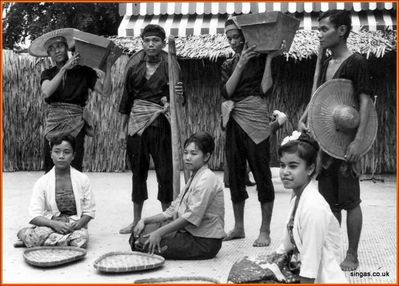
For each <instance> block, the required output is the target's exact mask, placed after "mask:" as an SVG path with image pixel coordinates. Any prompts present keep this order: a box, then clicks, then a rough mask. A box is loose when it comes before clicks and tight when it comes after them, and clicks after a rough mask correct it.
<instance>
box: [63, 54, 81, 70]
mask: <svg viewBox="0 0 399 286" xmlns="http://www.w3.org/2000/svg"><path fill="white" fill-rule="evenodd" d="M78 64H79V53H75V54H74V55H73V56H72V57H71V58H69V59H68V61H67V62H66V63H65V65H64V66H63V68H64V69H65V70H70V69H72V68H74V67H75V66H77V65H78Z"/></svg>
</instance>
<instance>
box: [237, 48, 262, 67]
mask: <svg viewBox="0 0 399 286" xmlns="http://www.w3.org/2000/svg"><path fill="white" fill-rule="evenodd" d="M255 48H256V45H253V46H251V47H249V48H248V44H245V45H244V49H243V50H242V52H241V55H240V59H239V61H238V63H237V67H240V68H243V67H245V65H246V64H247V63H248V62H249V60H250V59H252V58H253V57H256V56H258V55H259V53H258V52H255V51H254V50H255Z"/></svg>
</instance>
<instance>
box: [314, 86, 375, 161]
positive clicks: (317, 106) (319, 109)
mask: <svg viewBox="0 0 399 286" xmlns="http://www.w3.org/2000/svg"><path fill="white" fill-rule="evenodd" d="M370 101H371V99H370ZM338 105H348V106H351V107H353V108H355V109H356V110H359V103H358V100H357V99H356V97H355V93H354V88H353V85H352V82H351V81H350V80H347V79H333V80H330V81H327V82H325V83H324V84H323V85H321V86H320V87H319V88H318V89H317V90H316V91H315V93H314V94H313V96H312V100H311V102H310V109H309V115H308V122H309V128H310V131H311V132H312V135H313V137H314V138H315V140H317V142H318V143H319V145H320V148H321V149H322V150H323V151H324V152H326V153H327V154H328V155H330V156H331V157H334V158H337V159H341V160H345V157H344V156H345V154H346V150H347V148H348V146H349V144H350V143H351V142H352V141H353V140H354V138H355V136H356V132H357V129H353V130H352V131H351V132H342V131H339V130H336V126H335V123H334V119H333V111H334V109H335V108H336V107H337V106H338ZM369 105H370V106H371V107H370V114H369V118H368V122H367V128H366V129H365V134H364V139H363V140H362V142H360V146H359V151H360V156H363V155H365V154H366V153H367V152H368V151H369V150H370V148H371V146H372V145H373V143H374V141H375V138H376V136H377V129H378V118H377V112H376V110H375V107H374V105H373V104H372V102H370V104H369Z"/></svg>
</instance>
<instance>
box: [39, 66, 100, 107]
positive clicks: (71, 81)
mask: <svg viewBox="0 0 399 286" xmlns="http://www.w3.org/2000/svg"><path fill="white" fill-rule="evenodd" d="M58 71H59V70H58V68H57V67H56V66H54V67H52V68H50V69H47V70H44V71H43V72H42V75H41V77H40V84H42V83H43V81H45V80H52V79H53V78H54V77H55V76H56V74H57V73H58ZM96 81H97V73H96V72H95V71H94V70H93V69H92V68H90V67H88V66H79V65H78V66H76V67H74V68H72V69H70V70H68V71H66V72H65V79H63V80H62V81H61V83H60V85H59V86H58V87H57V89H56V90H55V91H54V93H53V94H52V95H51V96H50V97H49V98H46V99H45V101H46V102H47V103H48V104H51V103H53V102H63V103H72V104H77V105H80V106H85V105H86V101H87V98H88V96H89V89H91V90H93V89H94V86H95V84H96Z"/></svg>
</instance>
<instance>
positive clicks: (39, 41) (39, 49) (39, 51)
mask: <svg viewBox="0 0 399 286" xmlns="http://www.w3.org/2000/svg"><path fill="white" fill-rule="evenodd" d="M75 31H78V30H76V29H73V28H63V29H58V30H54V31H51V32H48V33H46V34H44V35H41V36H40V37H38V38H36V39H35V40H33V41H32V43H31V44H30V46H29V49H28V52H29V54H30V55H32V56H35V57H48V54H47V50H46V48H45V47H44V44H45V43H46V42H47V41H48V40H49V39H51V38H54V37H57V36H62V37H64V38H65V39H66V41H67V44H68V49H71V48H72V47H73V46H74V45H75V40H74V38H73V36H74V32H75Z"/></svg>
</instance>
